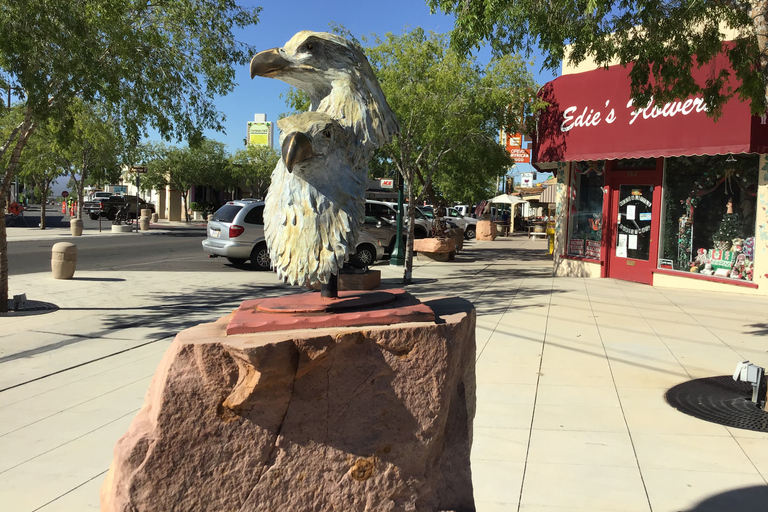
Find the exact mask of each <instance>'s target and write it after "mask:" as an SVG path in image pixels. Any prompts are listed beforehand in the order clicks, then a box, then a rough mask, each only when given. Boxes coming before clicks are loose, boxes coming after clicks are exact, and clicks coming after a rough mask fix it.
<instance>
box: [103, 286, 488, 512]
mask: <svg viewBox="0 0 768 512" xmlns="http://www.w3.org/2000/svg"><path fill="white" fill-rule="evenodd" d="M427 304H428V305H429V306H430V307H432V309H433V310H434V311H435V313H436V316H437V318H438V321H437V322H435V323H432V322H430V323H426V322H422V323H409V324H400V325H390V326H376V327H364V328H355V327H347V328H335V329H330V328H329V329H315V330H310V329H305V330H295V331H278V332H272V333H258V334H243V335H234V336H226V335H225V331H226V326H227V322H228V321H229V317H225V318H222V319H220V320H219V321H217V322H215V323H211V324H202V325H199V326H197V327H194V328H192V329H188V330H186V331H183V332H181V333H180V334H179V335H178V336H177V337H176V339H175V340H174V342H173V344H172V345H171V347H170V348H169V349H168V351H167V352H166V354H165V356H164V358H163V360H162V362H161V363H160V366H159V368H158V370H157V372H156V373H155V376H154V378H153V379H152V383H151V385H150V388H149V391H148V393H147V397H146V400H145V403H144V406H143V408H142V409H141V411H140V412H139V414H138V415H137V416H136V418H135V419H134V421H133V423H132V425H131V427H130V428H129V430H128V432H127V433H126V434H125V435H124V436H123V437H122V438H121V439H120V440H119V441H118V443H117V445H116V447H115V450H114V461H113V463H112V467H111V468H110V470H109V473H108V475H107V479H106V481H105V482H104V485H103V486H102V502H101V510H102V511H110V512H112V511H121V512H127V511H141V512H145V511H163V512H165V511H184V512H189V511H205V512H213V511H229V510H237V511H240V512H249V511H264V512H266V511H277V510H280V511H283V510H284V511H290V512H302V511H320V510H322V511H341V512H353V511H354V512H358V511H370V512H374V511H375V512H381V511H406V510H407V511H417V512H419V511H425V512H427V511H428V512H435V511H448V510H450V511H474V510H475V508H474V500H473V493H472V483H471V472H470V466H469V454H470V447H471V442H472V420H473V417H474V411H475V374H474V361H475V337H474V331H475V313H474V309H472V306H471V304H470V303H468V302H466V301H464V300H462V299H438V300H433V301H431V302H428V303H427Z"/></svg>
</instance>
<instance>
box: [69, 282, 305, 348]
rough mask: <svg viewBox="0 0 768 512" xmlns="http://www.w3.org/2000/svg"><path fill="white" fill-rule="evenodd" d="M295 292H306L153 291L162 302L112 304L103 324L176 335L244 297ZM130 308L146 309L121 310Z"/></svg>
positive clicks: (247, 287)
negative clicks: (131, 304) (133, 305)
mask: <svg viewBox="0 0 768 512" xmlns="http://www.w3.org/2000/svg"><path fill="white" fill-rule="evenodd" d="M295 292H303V290H302V289H301V288H297V287H292V286H288V285H280V284H278V285H275V286H250V285H242V286H237V287H228V288H224V289H210V290H201V291H200V292H199V293H195V294H186V295H185V294H182V293H179V292H172V291H168V292H163V293H152V294H150V295H149V296H148V297H147V302H149V303H152V304H159V305H157V306H146V307H133V308H119V309H117V310H116V309H114V308H113V311H114V313H113V314H107V315H105V316H104V317H103V320H104V323H103V326H104V328H105V329H107V330H120V329H131V328H138V327H140V328H143V329H156V330H158V331H160V334H162V335H163V337H167V336H174V335H176V333H178V332H179V331H181V330H183V329H186V328H189V327H192V326H194V325H197V324H200V323H203V322H213V321H215V320H217V319H218V318H219V317H221V316H224V315H226V314H228V313H230V312H231V311H232V310H234V309H236V308H237V307H238V306H240V303H241V302H242V301H244V300H249V299H256V298H263V297H277V296H281V295H287V294H290V293H295ZM62 309H65V308H62ZM84 309H88V308H84ZM94 309H96V308H94ZM129 310H141V311H144V312H143V313H139V312H137V311H132V312H131V314H122V313H121V312H125V311H129Z"/></svg>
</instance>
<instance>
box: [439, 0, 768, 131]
mask: <svg viewBox="0 0 768 512" xmlns="http://www.w3.org/2000/svg"><path fill="white" fill-rule="evenodd" d="M427 5H429V6H430V7H431V8H432V9H433V10H436V9H440V10H442V11H443V12H445V13H452V14H455V15H456V23H455V30H454V32H453V33H452V36H451V37H452V39H451V44H452V46H453V47H454V48H455V49H456V50H457V51H459V52H460V53H467V52H469V51H470V50H472V49H473V48H476V47H479V46H480V45H481V44H483V43H485V42H489V43H490V44H491V46H492V48H493V49H494V51H495V52H496V53H497V54H507V53H511V52H515V51H520V50H523V51H525V52H526V54H528V55H530V53H531V51H532V49H533V47H534V45H536V46H538V47H539V49H540V50H541V51H542V52H543V54H544V56H545V60H544V67H545V68H548V69H551V70H557V69H558V68H559V67H560V63H561V62H562V61H563V60H564V59H568V60H569V61H570V62H573V63H579V62H582V61H583V60H585V59H586V58H588V57H589V58H592V59H593V60H594V61H595V62H596V63H597V64H598V65H599V66H608V65H609V64H614V63H615V62H618V63H619V64H621V65H628V64H632V69H631V72H630V73H629V74H630V77H631V81H632V97H633V98H635V103H636V104H638V105H646V104H647V103H648V102H649V100H650V99H651V97H653V98H655V100H656V102H657V103H666V102H668V101H671V100H673V99H677V98H685V97H687V96H689V95H692V94H702V95H703V97H704V98H705V100H706V101H707V104H708V105H709V107H710V114H711V115H714V116H715V117H717V116H718V115H719V114H720V112H721V108H722V106H723V105H724V104H725V102H726V101H728V99H729V98H730V97H732V96H733V95H734V94H737V95H738V96H739V97H740V98H741V99H743V100H746V101H750V102H751V105H752V111H753V113H756V114H759V113H762V112H764V111H765V108H766V101H765V91H766V85H767V84H768V81H767V80H768V78H766V77H768V74H766V69H768V53H767V52H766V47H765V37H761V38H760V41H758V37H757V36H756V34H761V35H762V34H764V32H765V27H763V25H764V24H765V15H766V13H765V12H764V10H765V5H766V4H765V3H760V4H757V5H758V8H759V9H760V11H758V12H757V13H751V12H750V9H751V8H752V7H751V6H750V4H748V3H742V2H701V1H698V2H690V1H688V2H666V1H662V0H652V1H646V0H628V1H622V2H617V1H615V0H592V1H590V2H588V3H587V4H585V3H584V2H575V1H571V0H553V1H551V2H537V1H532V0H524V1H513V0H501V1H499V0H427ZM752 5H755V4H752ZM721 24H722V25H721ZM720 26H725V27H731V28H733V29H735V30H736V31H738V32H739V33H740V34H742V35H741V36H739V37H738V38H737V39H736V40H735V41H734V45H733V46H732V47H731V48H729V49H728V50H727V54H728V58H729V59H730V62H731V65H732V67H733V70H734V73H735V76H736V78H738V79H739V81H740V82H741V85H740V86H739V87H738V88H736V89H735V90H732V89H731V88H729V87H728V86H727V85H726V78H727V76H728V71H725V70H714V69H713V73H712V74H711V77H710V78H709V79H708V80H707V82H706V83H703V84H702V83H696V82H694V80H693V79H692V78H691V70H692V69H695V68H698V67H702V66H705V65H707V66H708V65H709V64H710V63H711V62H712V60H713V59H714V57H715V56H716V55H717V54H718V52H720V50H721V48H722V46H721V40H722V38H723V34H722V33H721V31H720ZM638 27H639V28H638ZM566 45H572V46H571V47H570V53H568V54H567V53H566V48H565V47H566Z"/></svg>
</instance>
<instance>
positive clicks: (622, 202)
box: [608, 169, 661, 284]
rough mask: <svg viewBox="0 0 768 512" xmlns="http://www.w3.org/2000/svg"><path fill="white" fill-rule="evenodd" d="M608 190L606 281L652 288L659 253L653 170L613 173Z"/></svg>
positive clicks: (658, 208)
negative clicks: (631, 282) (646, 285)
mask: <svg viewBox="0 0 768 512" xmlns="http://www.w3.org/2000/svg"><path fill="white" fill-rule="evenodd" d="M614 174H615V176H614V178H615V180H614V184H613V186H612V187H611V215H610V221H611V226H610V227H609V233H610V234H611V240H610V243H609V245H608V277H612V278H615V279H623V280H626V281H635V282H638V283H645V284H652V283H653V274H652V270H654V269H655V268H656V261H657V254H658V250H659V226H660V224H659V215H660V214H661V183H660V181H661V180H657V179H656V178H657V176H656V174H657V173H656V172H655V171H653V170H648V171H644V170H622V169H619V170H616V171H614Z"/></svg>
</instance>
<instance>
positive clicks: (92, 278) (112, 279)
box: [65, 277, 125, 309]
mask: <svg viewBox="0 0 768 512" xmlns="http://www.w3.org/2000/svg"><path fill="white" fill-rule="evenodd" d="M72 280H73V281H102V282H118V281H125V279H123V278H122V277H73V278H72ZM65 309H66V308H65Z"/></svg>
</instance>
